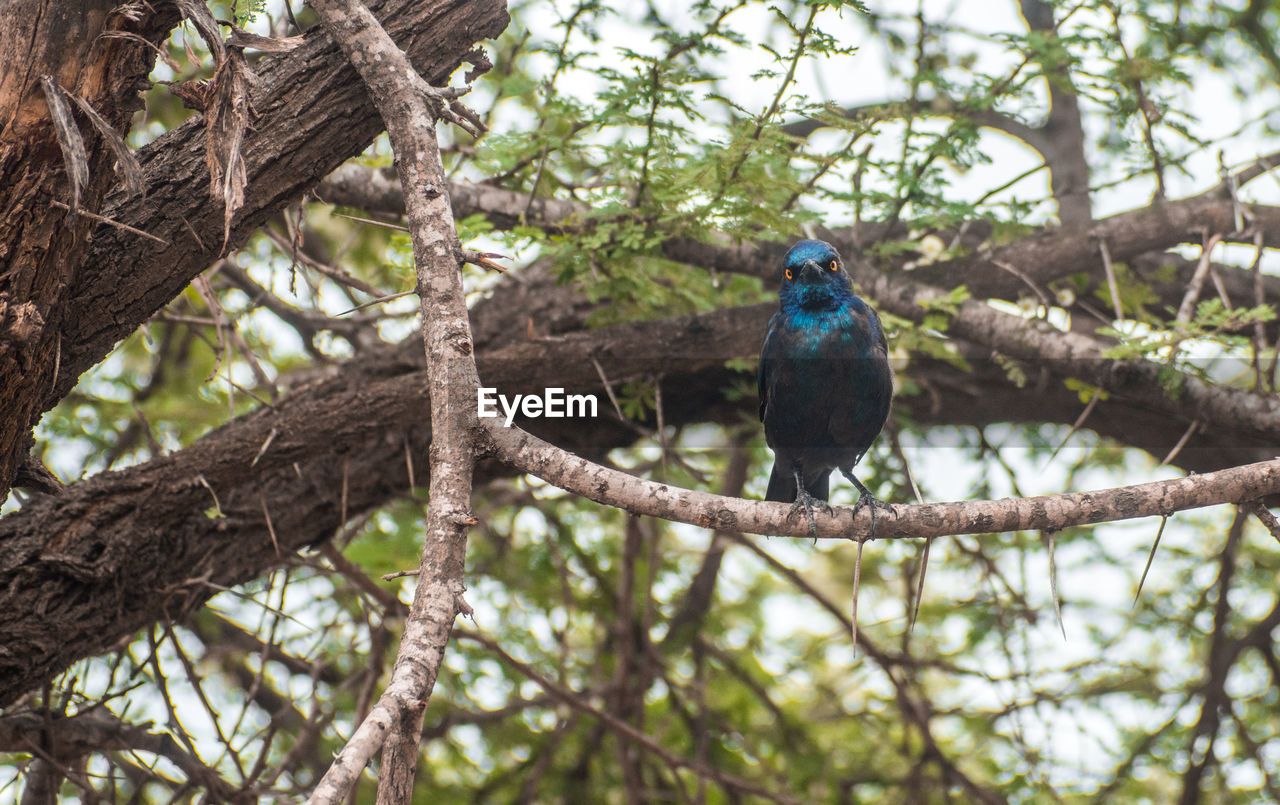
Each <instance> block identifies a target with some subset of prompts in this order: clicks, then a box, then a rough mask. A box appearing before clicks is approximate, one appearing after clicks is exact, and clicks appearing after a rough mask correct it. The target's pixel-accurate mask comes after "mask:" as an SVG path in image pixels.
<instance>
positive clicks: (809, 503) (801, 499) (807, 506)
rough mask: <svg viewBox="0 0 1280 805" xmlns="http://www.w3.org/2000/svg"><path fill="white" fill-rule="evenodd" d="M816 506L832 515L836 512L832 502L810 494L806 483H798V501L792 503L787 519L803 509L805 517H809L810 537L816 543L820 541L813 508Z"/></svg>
mask: <svg viewBox="0 0 1280 805" xmlns="http://www.w3.org/2000/svg"><path fill="white" fill-rule="evenodd" d="M815 506H816V507H817V508H819V509H822V510H823V511H825V512H826V513H827V514H831V515H834V514H835V512H834V511H833V510H832V508H831V506H830V504H828V503H827V502H826V501H825V500H823V499H822V498H815V497H814V496H813V495H810V494H809V493H808V492H807V491H806V490H805V488H804V484H797V485H796V502H795V503H792V504H791V510H790V511H789V512H787V519H788V520H789V519H791V518H792V517H794V516H795V515H796V513H797V512H800V511H801V510H803V511H804V514H805V517H807V518H808V519H809V539H811V540H813V541H814V542H815V543H816V542H817V541H818V524H817V522H816V521H815V520H814V519H813V509H814V507H815Z"/></svg>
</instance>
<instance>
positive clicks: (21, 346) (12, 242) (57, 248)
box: [0, 0, 178, 495]
mask: <svg viewBox="0 0 1280 805" xmlns="http://www.w3.org/2000/svg"><path fill="white" fill-rule="evenodd" d="M118 5H119V3H117V2H112V1H111V0H88V1H86V2H83V3H58V2H51V1H50V0H9V1H8V2H6V3H4V5H3V15H4V19H5V24H4V25H3V26H0V67H2V68H3V69H0V130H2V131H3V132H4V139H3V140H2V141H0V411H3V412H4V416H3V420H2V421H0V495H5V494H7V493H8V491H9V487H10V486H11V485H12V483H13V481H14V479H15V477H16V475H17V472H18V468H19V466H20V465H21V464H22V461H23V459H24V458H25V456H26V454H27V451H28V450H29V449H30V445H31V437H30V434H31V426H32V425H33V424H34V422H35V420H36V419H37V418H38V416H39V414H40V413H42V412H43V410H44V407H43V406H44V401H45V399H46V397H47V394H48V391H49V389H50V387H51V386H52V385H53V382H54V368H55V366H56V364H57V363H58V361H59V356H60V354H61V352H62V350H63V349H64V348H65V343H64V339H63V337H62V334H61V332H62V327H63V326H64V323H65V322H66V319H67V317H68V315H69V314H68V310H67V297H68V291H69V288H70V287H71V285H73V284H74V283H75V282H76V281H77V279H78V278H79V276H80V275H81V274H82V273H83V272H82V264H83V261H84V258H85V254H86V252H87V250H88V249H89V246H90V233H91V231H92V230H93V226H94V224H93V221H92V220H91V219H90V218H89V217H87V216H86V215H81V214H80V212H79V211H83V212H88V213H96V212H98V210H99V208H100V207H101V206H102V199H103V196H104V195H105V194H106V193H107V191H108V190H109V189H110V188H111V187H112V186H114V185H115V184H116V183H117V176H116V173H115V172H114V171H113V170H112V165H113V161H114V160H113V156H112V152H111V150H110V148H108V147H107V146H106V145H105V144H104V141H103V139H102V135H101V134H99V132H98V131H97V130H95V128H94V127H93V126H92V125H86V124H85V123H87V120H86V118H85V117H84V115H83V114H82V113H78V114H73V113H71V112H70V109H69V108H68V109H67V110H66V111H65V112H64V115H67V116H69V117H64V121H65V128H64V130H63V132H62V134H61V136H60V135H59V133H58V131H57V129H56V127H55V125H54V120H53V114H52V113H51V107H50V103H49V101H48V99H47V98H46V93H47V92H49V91H50V90H51V89H52V90H54V91H58V90H59V89H60V90H61V91H65V92H66V93H68V94H69V95H71V96H74V97H77V98H80V99H81V100H83V101H85V102H86V103H88V104H89V105H90V106H92V107H93V108H94V109H95V110H96V111H97V112H98V114H99V115H101V117H102V118H103V119H104V120H105V121H106V122H107V124H108V125H110V126H111V127H112V128H113V129H114V130H115V131H117V132H123V131H125V130H126V129H127V128H128V123H129V120H130V117H131V116H132V115H133V112H134V111H136V110H137V109H138V108H140V106H141V100H140V95H139V92H140V90H142V89H144V88H145V87H146V86H148V84H147V74H148V73H149V72H150V71H151V65H152V63H153V61H154V54H153V53H152V51H151V49H150V48H148V47H147V46H146V45H145V44H143V43H142V42H139V41H136V40H131V39H126V38H120V37H112V36H104V35H105V34H109V33H116V34H123V33H128V34H129V35H132V36H136V37H141V38H142V39H143V40H145V41H146V42H151V43H153V44H155V43H159V42H160V41H162V40H163V39H164V38H165V37H166V36H167V35H168V31H169V29H170V28H171V27H172V26H173V25H174V24H175V23H176V22H177V21H178V13H177V9H176V8H175V7H173V6H172V5H168V4H157V7H156V8H154V9H152V8H150V7H149V8H148V9H146V10H143V9H137V10H136V15H135V14H124V13H120V12H118V11H117V9H116V7H117V6H118ZM42 77H47V78H48V79H50V80H49V81H44V82H42ZM63 104H64V105H65V106H67V107H70V106H71V104H70V103H69V102H68V101H65V100H64V101H63ZM72 208H76V209H75V210H73V209H72ZM77 210H78V211H77ZM122 256H123V255H122ZM70 315H74V314H70Z"/></svg>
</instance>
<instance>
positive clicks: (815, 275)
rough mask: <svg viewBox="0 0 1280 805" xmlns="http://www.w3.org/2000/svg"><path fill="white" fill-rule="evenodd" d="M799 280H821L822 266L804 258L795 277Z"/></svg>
mask: <svg viewBox="0 0 1280 805" xmlns="http://www.w3.org/2000/svg"><path fill="white" fill-rule="evenodd" d="M796 278H797V279H798V280H799V281H800V282H821V281H822V279H823V277H822V266H820V265H818V264H817V263H816V262H814V261H813V260H805V261H804V265H802V266H800V274H799V275H798V276H797V277H796Z"/></svg>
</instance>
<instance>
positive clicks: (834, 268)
mask: <svg viewBox="0 0 1280 805" xmlns="http://www.w3.org/2000/svg"><path fill="white" fill-rule="evenodd" d="M838 267H839V266H838V265H837V263H836V261H835V260H832V261H831V262H830V263H828V264H827V268H829V269H831V270H832V271H835V270H836V269H837V268H838Z"/></svg>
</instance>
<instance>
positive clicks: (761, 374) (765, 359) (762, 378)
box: [756, 313, 779, 422]
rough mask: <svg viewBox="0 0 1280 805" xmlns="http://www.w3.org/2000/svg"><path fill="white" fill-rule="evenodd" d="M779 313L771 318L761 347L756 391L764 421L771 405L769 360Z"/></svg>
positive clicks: (761, 416) (761, 419)
mask: <svg viewBox="0 0 1280 805" xmlns="http://www.w3.org/2000/svg"><path fill="white" fill-rule="evenodd" d="M778 315H779V314H777V313H774V314H773V317H772V318H770V319H769V328H768V329H767V330H765V334H764V346H762V347H761V348H760V366H759V368H758V369H756V393H757V394H759V395H760V421H761V422H763V421H764V412H765V410H766V409H767V408H768V407H769V387H770V386H771V385H772V375H773V372H772V366H771V363H772V361H770V360H769V353H770V352H771V351H772V350H771V349H770V347H771V346H772V342H773V340H774V338H775V337H776V333H775V328H776V327H777V324H778Z"/></svg>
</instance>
